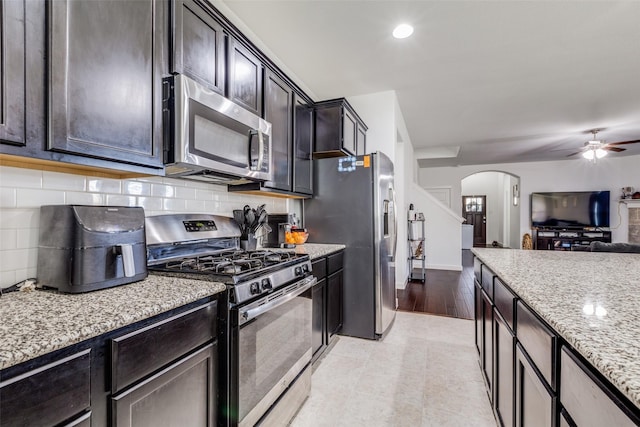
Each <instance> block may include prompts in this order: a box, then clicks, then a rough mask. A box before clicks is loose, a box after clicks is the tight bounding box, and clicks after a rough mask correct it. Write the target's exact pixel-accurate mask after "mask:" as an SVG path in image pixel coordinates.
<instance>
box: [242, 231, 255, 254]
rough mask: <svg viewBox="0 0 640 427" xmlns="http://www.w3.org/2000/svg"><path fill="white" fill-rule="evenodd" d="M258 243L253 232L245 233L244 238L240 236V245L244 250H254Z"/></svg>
mask: <svg viewBox="0 0 640 427" xmlns="http://www.w3.org/2000/svg"><path fill="white" fill-rule="evenodd" d="M257 244H258V239H256V236H255V235H253V234H249V235H247V238H246V239H243V238H242V237H241V238H240V247H241V248H242V249H243V250H245V251H255V250H256V246H257Z"/></svg>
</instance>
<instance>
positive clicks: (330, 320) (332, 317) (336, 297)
mask: <svg viewBox="0 0 640 427" xmlns="http://www.w3.org/2000/svg"><path fill="white" fill-rule="evenodd" d="M342 287H343V279H342V270H339V271H337V272H335V273H333V274H332V275H330V276H329V277H328V278H327V333H328V334H329V339H331V337H332V336H333V335H335V334H337V333H338V332H340V330H341V329H342Z"/></svg>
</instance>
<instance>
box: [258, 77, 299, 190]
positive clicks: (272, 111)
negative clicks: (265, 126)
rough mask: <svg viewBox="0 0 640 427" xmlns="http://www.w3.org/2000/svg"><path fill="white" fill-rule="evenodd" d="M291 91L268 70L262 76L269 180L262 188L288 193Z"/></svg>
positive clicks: (289, 188) (291, 114) (291, 113)
mask: <svg viewBox="0 0 640 427" xmlns="http://www.w3.org/2000/svg"><path fill="white" fill-rule="evenodd" d="M292 116H293V90H292V89H291V88H290V87H289V86H288V85H287V84H286V83H285V82H284V81H282V79H280V78H279V77H278V76H276V75H275V74H273V73H272V72H271V71H267V73H266V75H265V91H264V119H265V120H266V121H268V122H269V123H271V150H272V152H271V158H272V166H273V181H269V182H267V183H265V187H270V188H277V189H279V190H284V191H291V181H292V179H291V128H292V127H291V121H292Z"/></svg>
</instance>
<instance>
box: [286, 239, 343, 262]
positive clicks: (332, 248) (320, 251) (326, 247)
mask: <svg viewBox="0 0 640 427" xmlns="http://www.w3.org/2000/svg"><path fill="white" fill-rule="evenodd" d="M344 248H346V246H345V245H330V244H325V243H305V244H304V245H297V246H296V253H299V254H307V255H309V258H311V260H312V261H313V260H314V259H317V258H322V257H323V256H327V255H330V254H332V253H334V252H338V251H341V250H343V249H344Z"/></svg>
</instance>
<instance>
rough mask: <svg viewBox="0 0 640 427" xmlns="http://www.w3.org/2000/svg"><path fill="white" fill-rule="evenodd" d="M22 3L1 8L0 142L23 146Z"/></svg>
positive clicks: (24, 128) (23, 45) (24, 135)
mask: <svg viewBox="0 0 640 427" xmlns="http://www.w3.org/2000/svg"><path fill="white" fill-rule="evenodd" d="M25 16H26V15H25V2H24V1H7V2H5V1H3V2H2V6H1V7H0V23H1V24H2V25H0V31H1V33H0V41H2V43H0V141H1V142H8V143H12V144H16V145H25V144H26V140H27V138H26V122H25V111H26V105H25V103H26V100H25V83H26V74H25V73H26V70H25V52H26V51H25V39H26V37H25V30H26V28H25V22H26V19H25Z"/></svg>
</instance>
